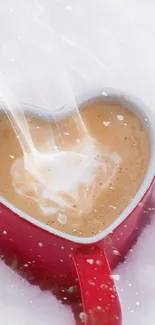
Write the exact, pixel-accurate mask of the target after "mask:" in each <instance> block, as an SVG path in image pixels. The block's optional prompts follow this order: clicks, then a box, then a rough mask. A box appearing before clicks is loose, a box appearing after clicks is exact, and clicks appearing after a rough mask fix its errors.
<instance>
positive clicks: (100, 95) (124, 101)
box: [0, 88, 155, 244]
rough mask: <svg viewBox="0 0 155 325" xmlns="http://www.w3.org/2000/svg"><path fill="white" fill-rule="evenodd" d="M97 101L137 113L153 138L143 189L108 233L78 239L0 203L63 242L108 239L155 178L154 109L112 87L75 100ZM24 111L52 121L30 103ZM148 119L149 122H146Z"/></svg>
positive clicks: (63, 114)
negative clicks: (115, 104) (116, 105)
mask: <svg viewBox="0 0 155 325" xmlns="http://www.w3.org/2000/svg"><path fill="white" fill-rule="evenodd" d="M95 99H102V100H103V101H104V102H110V103H112V102H113V103H119V104H121V105H122V106H124V107H126V108H129V109H130V110H131V111H133V112H134V113H136V115H137V116H138V117H139V118H140V119H141V120H142V122H143V124H144V126H146V125H149V128H148V131H149V136H150V144H151V152H150V160H149V166H148V169H147V172H146V175H145V177H144V180H143V182H142V185H141V186H140V188H139V190H138V192H137V194H136V195H135V197H134V199H133V200H132V201H131V203H130V204H129V205H128V206H127V207H126V208H125V209H124V211H123V212H122V213H121V214H120V216H119V217H118V218H117V219H116V220H115V221H114V222H113V223H112V224H111V225H110V226H109V227H108V228H106V229H105V230H103V231H102V232H101V233H99V234H97V235H94V236H91V237H77V236H73V235H69V234H66V233H64V232H62V231H59V230H57V229H55V228H52V227H51V226H48V225H46V224H44V223H43V222H41V221H38V220H37V219H35V218H33V217H31V216H29V215H28V214H26V213H24V212H22V211H21V210H19V209H17V208H16V207H15V206H14V205H13V204H11V203H9V202H8V201H7V200H5V199H4V198H3V197H2V196H0V203H2V204H3V205H5V206H6V207H8V208H9V209H10V210H12V211H13V212H14V213H16V214H17V215H18V216H19V217H20V218H23V219H25V220H27V221H28V222H30V223H31V224H34V225H36V226H38V227H39V228H41V229H44V230H46V231H48V232H49V233H51V234H54V235H56V236H59V237H62V238H64V239H67V240H70V241H72V242H76V243H80V244H93V243H96V242H98V241H100V240H101V239H103V238H104V237H106V236H107V235H108V234H109V233H111V232H112V231H113V230H114V229H115V228H117V227H118V226H119V225H120V224H121V223H122V222H123V221H124V220H125V219H126V218H127V217H128V216H129V214H130V213H131V212H132V211H133V210H134V209H135V207H136V206H137V205H138V203H139V202H140V201H141V200H142V198H143V196H144V195H145V193H146V192H147V190H148V189H149V187H150V185H151V183H152V181H153V178H154V176H155V114H154V113H153V111H152V110H150V109H149V108H148V107H147V106H146V105H145V104H144V103H143V102H141V101H140V100H139V99H138V98H136V97H134V96H132V95H130V94H128V93H124V92H123V91H120V90H117V89H113V88H104V89H101V90H97V91H94V92H91V93H88V94H86V95H84V96H79V97H77V98H76V104H77V105H78V106H79V105H81V104H82V105H83V104H85V103H87V102H89V101H92V100H95ZM22 106H23V108H24V111H25V112H26V114H27V115H33V116H35V115H37V116H38V117H39V118H43V119H47V118H51V119H52V116H51V115H50V113H49V112H47V111H46V110H45V109H42V108H38V107H34V106H31V105H29V104H23V105H22ZM74 106H75V102H73V103H71V104H69V105H66V106H64V107H63V108H61V109H60V110H58V111H56V112H52V115H56V117H57V119H60V120H62V119H64V118H65V117H66V116H67V115H70V114H71V112H72V111H73V107H74ZM145 119H147V121H145Z"/></svg>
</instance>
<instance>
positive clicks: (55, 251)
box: [0, 91, 154, 325]
mask: <svg viewBox="0 0 155 325" xmlns="http://www.w3.org/2000/svg"><path fill="white" fill-rule="evenodd" d="M108 96H109V97H108V99H109V100H111V99H112V100H115V101H116V99H117V101H119V102H122V95H120V93H116V92H112V91H111V92H110V91H109V93H108ZM89 97H90V96H89ZM89 97H88V98H89ZM91 97H93V96H91ZM123 100H125V103H124V104H126V103H128V105H130V106H132V107H134V108H135V107H136V105H137V106H138V108H137V107H136V109H138V112H139V111H140V110H142V113H143V112H144V108H143V106H142V104H141V103H140V104H139V102H138V104H137V101H136V100H135V99H134V101H133V99H132V100H130V98H129V96H127V95H126V96H125V99H124V97H123ZM142 115H143V114H142ZM151 132H152V131H151ZM150 139H151V142H152V143H153V144H154V137H153V136H152V133H151V135H150ZM151 155H153V154H152V153H151ZM150 160H151V162H150V166H149V170H148V173H147V175H146V179H145V180H144V182H143V184H142V187H141V189H140V191H139V192H138V193H137V196H136V198H135V201H134V202H133V206H131V207H130V206H129V207H128V209H126V211H125V212H124V213H123V214H122V215H121V216H120V218H118V220H117V222H116V223H114V224H113V225H112V226H111V227H109V229H107V230H106V231H104V232H103V233H101V234H100V235H99V236H95V237H91V238H84V239H80V238H77V237H71V236H68V235H65V234H62V233H60V232H57V231H55V230H53V229H52V228H49V227H45V226H44V225H43V224H40V223H37V222H36V221H34V219H32V218H30V217H29V218H25V217H24V214H23V213H21V212H19V211H16V209H15V208H12V207H11V206H10V205H8V204H5V202H4V201H3V200H2V202H3V203H1V206H0V250H1V257H4V259H5V261H6V263H7V264H8V265H11V266H12V267H13V268H14V269H16V270H18V272H20V274H22V276H24V277H26V278H27V279H28V281H30V282H31V283H34V284H39V285H40V286H41V287H42V288H43V289H52V290H53V291H54V292H55V293H56V294H57V295H58V296H59V297H61V299H63V300H64V302H69V301H71V302H72V304H73V302H74V301H76V299H77V298H78V297H79V295H80V291H81V296H82V302H83V311H84V313H83V314H81V315H80V316H81V319H82V320H83V323H84V324H86V325H121V324H122V317H121V307H120V303H119V298H118V295H117V292H116V288H115V285H114V282H113V279H112V277H111V268H114V267H115V266H116V265H117V264H118V262H119V261H120V260H121V259H123V257H124V255H125V254H126V252H127V251H128V249H129V248H130V247H131V245H132V243H133V240H134V239H135V238H136V236H137V234H138V232H139V230H140V229H141V227H142V225H143V224H144V223H145V222H146V218H147V219H148V214H145V213H144V210H145V209H146V205H147V204H148V203H149V200H150V199H151V192H152V188H153V183H154V174H153V164H154V156H153V158H152V156H151V159H150ZM6 205H8V206H6ZM13 210H14V212H13ZM26 219H27V220H26ZM79 289H80V290H79ZM80 323H81V321H80V318H79V319H77V324H80Z"/></svg>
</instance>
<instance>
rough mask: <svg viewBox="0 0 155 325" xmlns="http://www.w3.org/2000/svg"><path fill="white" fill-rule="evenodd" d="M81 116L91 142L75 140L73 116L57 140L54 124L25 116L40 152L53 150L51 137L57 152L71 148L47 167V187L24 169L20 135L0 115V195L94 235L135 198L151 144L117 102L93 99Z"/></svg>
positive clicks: (49, 220) (70, 229) (55, 223)
mask: <svg viewBox="0 0 155 325" xmlns="http://www.w3.org/2000/svg"><path fill="white" fill-rule="evenodd" d="M81 117H82V119H83V121H84V123H85V125H86V127H87V130H88V131H89V134H90V138H91V141H90V142H89V143H88V142H87V141H86V142H85V141H84V138H83V139H80V141H77V140H79V134H78V132H77V129H76V128H75V124H76V118H75V116H70V117H66V119H65V120H63V121H61V122H60V123H59V130H60V132H61V138H60V134H59V133H58V132H57V128H56V127H55V124H53V122H50V121H47V120H41V119H40V118H39V117H29V128H30V131H31V135H32V138H33V140H34V144H35V146H36V148H37V149H38V150H39V151H41V152H46V153H48V152H50V151H51V142H50V141H49V139H51V138H52V137H53V136H54V139H55V141H56V145H57V148H58V149H59V150H60V151H61V152H65V151H66V150H67V151H70V157H69V156H68V158H66V157H65V155H64V160H63V159H62V160H61V161H60V160H59V158H58V157H57V158H56V159H55V163H54V164H53V165H52V166H50V168H49V172H48V171H47V169H48V168H47V169H45V171H46V172H45V174H46V175H45V176H46V177H45V179H46V180H47V183H46V184H47V186H46V187H44V186H43V184H40V183H39V182H38V180H36V179H35V178H34V177H33V175H31V173H29V171H28V170H25V168H24V159H23V153H22V150H21V148H20V145H19V143H18V139H17V138H16V136H15V134H14V132H13V130H12V128H11V125H10V124H9V122H8V120H7V119H6V117H2V118H1V122H2V123H1V122H0V147H1V153H2V150H3V154H1V157H2V159H1V161H0V174H1V175H0V176H1V177H0V189H1V190H0V194H1V195H3V196H4V197H5V198H6V199H7V200H8V201H10V202H11V203H13V204H14V205H15V206H16V207H17V208H19V209H21V210H22V211H24V212H26V213H28V214H29V215H31V216H32V217H34V218H37V219H38V220H40V221H42V222H44V223H46V224H48V225H50V226H52V227H55V228H57V229H59V230H62V231H64V232H66V233H70V234H74V235H76V236H92V235H94V234H96V233H98V232H100V231H102V230H103V229H105V228H106V227H108V226H109V225H110V224H111V223H112V222H113V221H114V220H115V219H117V218H118V216H119V214H120V213H121V212H122V211H123V210H124V209H125V207H126V206H127V205H128V204H129V203H130V201H131V200H132V199H133V197H134V196H135V194H136V192H137V190H138V189H139V187H140V185H141V183H142V181H143V178H144V176H145V173H146V170H147V167H148V162H149V155H150V144H149V136H148V132H147V130H146V129H145V128H144V127H143V124H142V122H141V121H140V120H139V118H137V116H136V115H135V114H134V113H132V112H131V111H130V110H128V109H126V108H124V107H122V106H120V105H118V104H107V103H104V101H102V100H97V101H92V102H90V103H88V104H86V105H85V107H83V108H82V110H81ZM6 135H7V136H6ZM62 137H63V142H62ZM74 152H77V153H78V155H77V156H76V158H75V155H74ZM10 156H12V157H14V158H10ZM48 167H49V166H48ZM49 174H50V177H49Z"/></svg>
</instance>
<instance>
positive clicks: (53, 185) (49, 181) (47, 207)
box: [11, 140, 121, 215]
mask: <svg viewBox="0 0 155 325" xmlns="http://www.w3.org/2000/svg"><path fill="white" fill-rule="evenodd" d="M50 155H51V153H50ZM120 160H121V157H120V156H119V155H118V154H117V153H115V152H110V150H108V148H104V147H103V146H101V145H99V144H98V143H96V142H95V141H94V140H93V141H92V142H89V143H85V142H83V143H82V144H81V150H80V151H79V152H75V151H74V148H72V150H70V151H67V154H66V152H63V151H61V152H58V153H56V154H53V160H52V161H51V160H50V161H48V159H46V160H45V164H44V166H42V169H41V170H40V173H42V176H43V177H42V178H43V179H44V182H43V183H42V182H40V181H38V180H37V179H36V178H35V177H34V176H33V175H32V174H31V173H30V172H28V171H27V170H26V169H25V168H24V159H23V158H19V159H16V160H15V161H14V162H13V165H12V168H11V175H12V184H13V187H14V189H15V190H16V191H17V192H18V193H19V194H20V195H22V196H25V197H29V198H31V199H33V200H35V201H36V202H37V204H38V205H39V207H40V209H41V210H42V211H43V214H45V215H47V214H55V213H59V212H60V211H63V209H65V208H69V209H70V210H74V208H75V207H76V215H78V214H81V212H85V213H86V212H90V211H91V210H92V209H93V204H94V194H95V196H96V193H97V192H101V191H103V190H104V188H106V187H107V186H108V184H109V183H110V182H111V180H112V179H113V178H114V176H115V173H116V171H117V167H118V164H119V163H120Z"/></svg>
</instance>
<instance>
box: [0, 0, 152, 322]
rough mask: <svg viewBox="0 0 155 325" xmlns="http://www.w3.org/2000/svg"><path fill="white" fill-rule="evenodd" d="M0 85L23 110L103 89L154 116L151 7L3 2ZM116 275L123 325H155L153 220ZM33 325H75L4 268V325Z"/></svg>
mask: <svg viewBox="0 0 155 325" xmlns="http://www.w3.org/2000/svg"><path fill="white" fill-rule="evenodd" d="M0 81H1V82H5V83H7V84H8V85H9V87H11V89H12V91H13V93H14V94H15V95H16V97H17V99H18V100H19V101H20V102H26V103H30V104H34V105H38V106H43V107H46V108H47V109H51V110H55V109H58V108H59V107H61V106H62V105H64V104H65V103H66V102H68V101H69V100H71V99H72V98H74V95H76V94H80V93H83V92H85V91H87V90H91V89H94V88H98V87H105V86H112V87H117V88H121V89H122V90H127V91H129V92H131V93H133V94H135V95H137V96H139V97H140V98H141V99H142V100H143V101H145V102H146V103H147V105H148V106H150V107H151V108H152V109H154V106H155V2H154V0H126V1H124V0H91V1H89V0H5V1H3V0H1V1H0ZM114 273H115V274H119V275H120V279H119V281H117V287H118V290H119V294H120V299H121V303H122V310H123V325H131V324H133V325H134V324H136V325H146V324H147V325H155V215H152V223H151V225H149V226H147V227H146V229H145V230H144V231H143V234H142V235H141V237H140V238H139V240H138V243H137V244H136V246H135V247H133V248H132V250H131V251H130V252H129V254H128V256H127V258H126V261H125V263H124V264H122V265H120V266H119V267H118V268H117V270H115V271H114ZM117 278H118V277H117ZM28 323H30V324H33V325H35V324H36V325H45V324H46V325H51V324H56V325H73V324H74V318H73V315H72V312H71V310H70V309H67V308H66V307H63V306H62V305H61V304H60V303H59V302H58V301H57V300H56V298H55V297H54V296H52V295H51V293H48V292H41V291H40V289H39V288H37V287H31V286H30V285H29V284H28V283H26V282H25V281H22V280H21V279H20V278H19V276H18V275H16V274H15V273H14V272H13V271H11V270H10V269H8V268H7V267H6V266H5V265H4V264H3V262H2V261H1V262H0V324H2V325H27V324H28Z"/></svg>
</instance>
